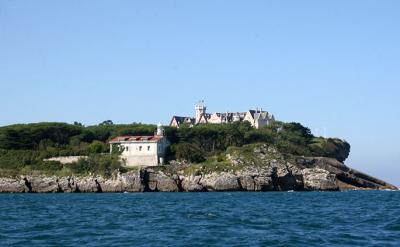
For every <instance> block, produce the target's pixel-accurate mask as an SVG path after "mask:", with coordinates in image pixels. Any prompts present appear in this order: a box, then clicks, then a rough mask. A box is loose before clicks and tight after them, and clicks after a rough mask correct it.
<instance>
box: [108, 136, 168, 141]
mask: <svg viewBox="0 0 400 247" xmlns="http://www.w3.org/2000/svg"><path fill="white" fill-rule="evenodd" d="M161 138H162V136H117V137H115V138H113V139H111V141H110V143H120V142H158V141H160V140H161Z"/></svg>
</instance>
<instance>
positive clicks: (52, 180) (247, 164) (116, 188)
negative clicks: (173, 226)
mask: <svg viewBox="0 0 400 247" xmlns="http://www.w3.org/2000/svg"><path fill="white" fill-rule="evenodd" d="M246 155H247V156H246ZM227 159H228V161H229V164H230V165H231V166H230V168H229V169H226V170H222V171H221V170H220V171H212V170H211V171H210V170H201V169H200V170H195V171H194V172H193V171H192V172H191V173H190V174H188V173H187V172H185V171H186V170H185V169H186V168H189V167H190V164H188V163H179V162H176V161H175V162H172V164H171V165H167V166H163V167H151V168H140V169H139V170H138V171H130V172H126V173H117V174H113V176H111V177H102V176H86V177H79V176H70V177H56V176H45V175H35V176H30V175H27V176H20V177H19V178H7V177H0V193H62V192H65V193H89V192H91V193H100V192H104V193H112V192H203V191H204V192H205V191H291V190H293V191H340V190H354V189H357V190H398V188H397V187H396V186H393V185H391V184H388V183H386V182H384V181H382V180H380V179H377V178H374V177H372V176H369V175H367V174H364V173H362V172H359V171H357V170H354V169H351V168H349V167H348V166H346V165H345V164H343V163H341V162H339V161H338V160H336V159H332V158H323V157H297V158H296V157H292V158H291V159H285V158H284V157H283V156H281V155H280V154H279V153H277V151H276V150H275V149H273V148H271V147H267V146H261V147H257V148H255V149H254V151H253V152H252V153H250V154H249V153H247V154H246V153H231V154H228V155H227ZM231 168H232V169H231ZM233 168H235V169H233Z"/></svg>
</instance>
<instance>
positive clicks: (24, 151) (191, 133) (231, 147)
mask: <svg viewBox="0 0 400 247" xmlns="http://www.w3.org/2000/svg"><path fill="white" fill-rule="evenodd" d="M154 127H155V126H153V125H140V124H132V125H114V124H112V123H105V124H100V125H98V126H89V127H84V126H82V125H80V124H77V123H76V124H75V125H68V124H62V123H41V124H30V125H12V126H6V127H1V128H0V148H1V150H0V172H1V173H0V192H2V193H51V192H53V193H55V192H156V191H159V192H200V191H338V190H368V189H372V190H397V188H396V187H395V186H393V185H391V184H388V183H386V182H384V181H382V180H379V179H377V178H374V177H372V176H369V175H367V174H364V173H362V172H359V171H357V170H354V169H351V168H350V167H348V166H346V165H345V164H344V163H343V161H344V160H345V159H346V158H347V156H348V155H349V152H350V145H349V144H348V143H346V142H345V141H342V140H339V139H325V138H322V137H315V136H313V135H312V134H311V132H310V131H309V130H308V129H307V128H305V127H303V126H301V125H300V124H296V123H281V122H276V123H274V124H273V125H271V126H266V127H265V128H262V129H254V128H252V127H251V126H249V125H247V124H245V123H233V124H225V125H207V126H206V125H203V126H194V127H193V126H191V127H189V126H188V127H184V126H183V127H180V128H179V129H176V128H167V129H166V131H165V132H166V136H167V137H168V139H169V140H171V143H172V145H171V148H170V149H169V150H168V154H169V155H168V159H167V164H165V165H158V166H153V167H140V166H139V167H133V168H129V167H126V166H124V164H123V162H121V159H119V158H118V154H113V153H111V154H106V152H108V151H109V150H108V145H107V142H108V141H109V140H110V139H111V138H113V137H115V136H118V135H120V134H138V133H140V134H146V133H151V131H152V130H153V129H154ZM68 155H82V158H80V159H79V160H77V161H76V162H72V163H61V162H58V161H54V160H53V161H49V160H48V159H46V158H49V157H54V156H68Z"/></svg>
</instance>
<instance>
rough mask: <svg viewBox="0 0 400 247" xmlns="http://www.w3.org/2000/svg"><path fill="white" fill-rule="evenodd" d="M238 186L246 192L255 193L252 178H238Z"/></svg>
mask: <svg viewBox="0 0 400 247" xmlns="http://www.w3.org/2000/svg"><path fill="white" fill-rule="evenodd" d="M239 182H240V186H241V187H242V189H243V190H246V191H255V181H254V178H253V177H252V176H243V177H240V178H239Z"/></svg>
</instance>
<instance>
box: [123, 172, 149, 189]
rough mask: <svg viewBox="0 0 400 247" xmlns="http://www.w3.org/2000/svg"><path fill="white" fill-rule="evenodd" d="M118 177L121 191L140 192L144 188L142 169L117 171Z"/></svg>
mask: <svg viewBox="0 0 400 247" xmlns="http://www.w3.org/2000/svg"><path fill="white" fill-rule="evenodd" d="M118 179H119V180H120V181H121V184H122V191H126V192H140V191H144V190H145V185H144V183H143V174H142V171H138V172H127V173H119V174H118Z"/></svg>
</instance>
